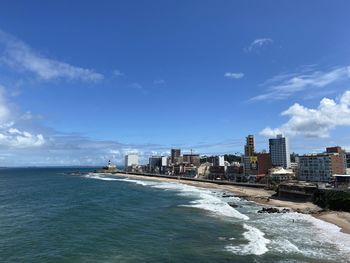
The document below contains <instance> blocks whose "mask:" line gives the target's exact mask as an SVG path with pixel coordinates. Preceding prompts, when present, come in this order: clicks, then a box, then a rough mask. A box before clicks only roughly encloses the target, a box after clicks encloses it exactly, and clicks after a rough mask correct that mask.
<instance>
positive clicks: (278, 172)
mask: <svg viewBox="0 0 350 263" xmlns="http://www.w3.org/2000/svg"><path fill="white" fill-rule="evenodd" d="M269 178H270V179H271V180H272V181H273V182H277V183H281V182H286V181H290V180H293V179H295V174H294V172H293V171H292V170H291V169H284V168H282V167H275V168H271V169H270V171H269Z"/></svg>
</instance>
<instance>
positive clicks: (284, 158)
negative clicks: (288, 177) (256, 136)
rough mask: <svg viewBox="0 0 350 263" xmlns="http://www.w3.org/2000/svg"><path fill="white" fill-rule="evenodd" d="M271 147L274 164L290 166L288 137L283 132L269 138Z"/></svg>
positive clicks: (284, 166)
mask: <svg viewBox="0 0 350 263" xmlns="http://www.w3.org/2000/svg"><path fill="white" fill-rule="evenodd" d="M269 148H270V155H271V161H272V165H273V166H281V167H283V168H285V169H287V168H290V154H289V145H288V139H287V138H286V137H283V136H282V135H281V134H279V135H277V137H276V138H273V139H269Z"/></svg>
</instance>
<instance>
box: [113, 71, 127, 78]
mask: <svg viewBox="0 0 350 263" xmlns="http://www.w3.org/2000/svg"><path fill="white" fill-rule="evenodd" d="M113 76H115V77H117V78H119V77H123V76H125V74H124V73H123V72H121V71H120V70H118V69H115V70H113Z"/></svg>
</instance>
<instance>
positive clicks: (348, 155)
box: [346, 152, 350, 168]
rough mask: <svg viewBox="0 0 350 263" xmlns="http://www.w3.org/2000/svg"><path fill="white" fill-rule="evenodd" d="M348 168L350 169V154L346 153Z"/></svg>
mask: <svg viewBox="0 0 350 263" xmlns="http://www.w3.org/2000/svg"><path fill="white" fill-rule="evenodd" d="M346 168H350V152H347V153H346Z"/></svg>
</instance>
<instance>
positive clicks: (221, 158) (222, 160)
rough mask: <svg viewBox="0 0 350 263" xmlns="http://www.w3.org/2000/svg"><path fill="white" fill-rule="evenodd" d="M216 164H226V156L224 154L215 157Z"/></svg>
mask: <svg viewBox="0 0 350 263" xmlns="http://www.w3.org/2000/svg"><path fill="white" fill-rule="evenodd" d="M214 166H225V158H224V156H215V158H214Z"/></svg>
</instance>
